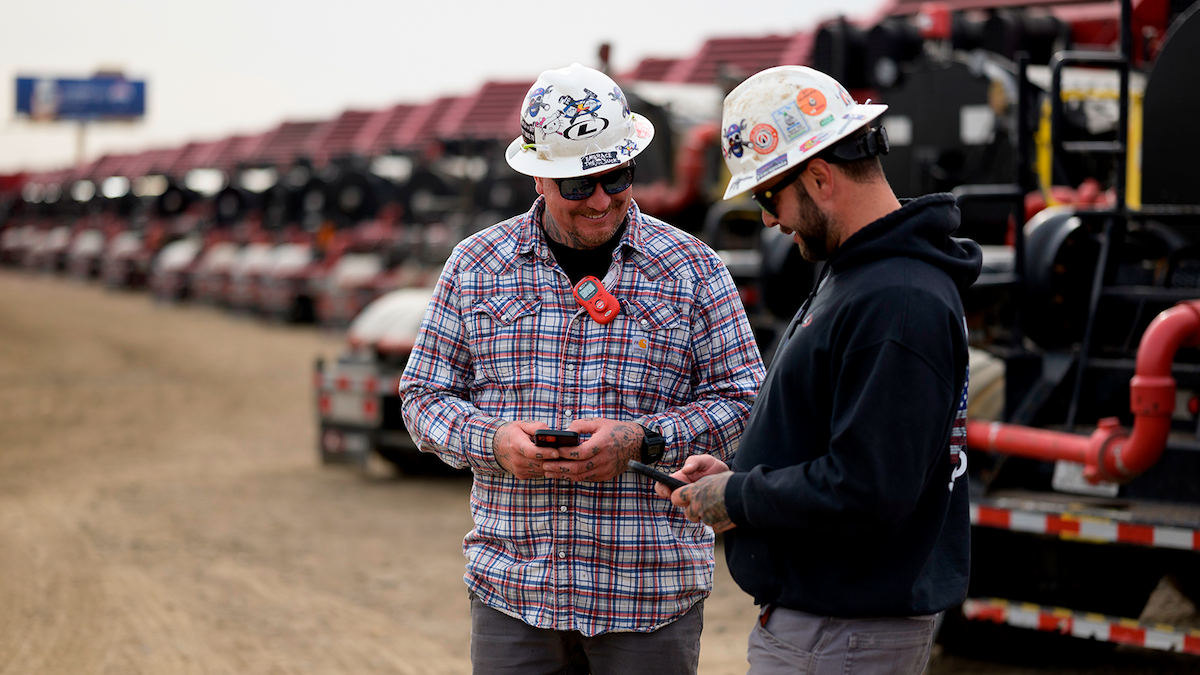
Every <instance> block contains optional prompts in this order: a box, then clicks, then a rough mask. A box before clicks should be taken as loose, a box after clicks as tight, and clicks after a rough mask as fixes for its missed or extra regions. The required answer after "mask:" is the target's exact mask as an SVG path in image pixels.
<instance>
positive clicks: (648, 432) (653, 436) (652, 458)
mask: <svg viewBox="0 0 1200 675" xmlns="http://www.w3.org/2000/svg"><path fill="white" fill-rule="evenodd" d="M638 426H639V427H642V431H644V432H645V436H644V437H643V438H642V464H653V463H655V462H657V461H658V460H660V459H662V456H663V452H664V451H665V450H666V449H667V439H665V438H663V436H662V434H660V433H659V432H658V430H657V429H652V428H650V427H647V426H644V425H641V424H639V425H638Z"/></svg>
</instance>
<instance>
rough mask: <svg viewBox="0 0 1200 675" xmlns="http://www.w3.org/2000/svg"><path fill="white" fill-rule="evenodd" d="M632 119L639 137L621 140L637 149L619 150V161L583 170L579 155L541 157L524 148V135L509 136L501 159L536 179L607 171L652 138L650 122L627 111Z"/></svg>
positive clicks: (570, 176) (629, 158)
mask: <svg viewBox="0 0 1200 675" xmlns="http://www.w3.org/2000/svg"><path fill="white" fill-rule="evenodd" d="M630 115H631V116H632V117H633V118H634V121H635V124H634V125H633V126H634V127H635V128H636V129H638V130H640V133H641V134H643V135H641V136H639V135H637V133H635V134H634V135H633V136H630V137H628V138H625V139H623V140H625V141H631V142H632V143H634V144H635V145H636V146H637V148H636V149H634V150H632V151H630V152H629V153H628V154H625V153H619V154H618V155H617V159H619V160H620V161H619V162H616V163H609V164H600V165H598V166H594V167H591V168H588V169H584V168H583V165H582V161H581V160H582V158H581V157H560V158H557V159H542V158H539V157H538V152H537V150H536V149H533V148H526V147H525V146H526V145H527V143H528V142H527V141H526V140H525V137H524V136H518V137H517V138H515V139H513V142H512V143H509V144H508V148H507V149H505V151H504V159H505V160H506V161H507V162H508V165H509V166H511V167H512V168H513V170H515V171H517V172H518V173H523V174H525V175H526V176H535V177H538V178H577V177H579V176H590V175H592V174H594V173H601V172H604V171H609V170H611V169H613V168H615V167H618V166H620V165H621V164H624V163H625V162H628V161H629V160H631V159H633V158H634V157H637V156H638V155H640V154H642V151H643V150H645V149H646V147H647V146H649V145H650V141H653V140H654V124H653V123H651V122H650V120H648V119H646V118H645V117H643V116H642V115H638V114H637V113H630ZM603 152H617V151H616V150H611V149H609V150H603Z"/></svg>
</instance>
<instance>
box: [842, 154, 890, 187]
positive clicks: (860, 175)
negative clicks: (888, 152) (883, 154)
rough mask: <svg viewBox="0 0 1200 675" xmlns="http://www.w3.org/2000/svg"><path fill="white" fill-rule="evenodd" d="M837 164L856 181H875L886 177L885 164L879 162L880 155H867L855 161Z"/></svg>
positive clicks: (847, 175)
mask: <svg viewBox="0 0 1200 675" xmlns="http://www.w3.org/2000/svg"><path fill="white" fill-rule="evenodd" d="M835 166H837V168H839V169H841V170H842V173H844V174H846V177H847V178H849V179H850V180H852V181H854V182H855V183H874V182H876V181H879V180H883V179H884V178H885V176H884V175H883V164H881V163H880V162H879V158H878V157H866V158H864V159H856V160H854V161H853V162H838V163H836V164H835Z"/></svg>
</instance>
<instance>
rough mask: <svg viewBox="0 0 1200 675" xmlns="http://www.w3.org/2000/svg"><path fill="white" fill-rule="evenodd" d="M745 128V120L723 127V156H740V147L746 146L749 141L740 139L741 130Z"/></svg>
mask: <svg viewBox="0 0 1200 675" xmlns="http://www.w3.org/2000/svg"><path fill="white" fill-rule="evenodd" d="M745 130H746V120H742V121H741V122H740V123H735V124H730V125H729V126H728V127H726V129H725V144H726V145H725V157H727V158H728V157H729V156H730V155H732V156H734V157H741V156H742V148H745V147H748V146H749V145H750V143H749V142H747V141H744V140H742V132H743V131H745Z"/></svg>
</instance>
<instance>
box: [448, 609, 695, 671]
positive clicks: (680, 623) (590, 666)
mask: <svg viewBox="0 0 1200 675" xmlns="http://www.w3.org/2000/svg"><path fill="white" fill-rule="evenodd" d="M703 627H704V601H703V600H701V601H700V602H698V603H696V604H695V606H693V607H692V608H691V609H690V610H688V612H687V613H686V614H684V615H683V616H681V617H679V618H678V619H676V620H675V621H673V622H671V623H669V624H667V625H666V626H663V627H662V628H659V629H658V630H656V631H654V632H653V633H601V634H600V635H595V636H593V637H584V636H583V635H582V634H581V633H579V631H557V630H547V629H545V628H536V627H534V626H530V625H529V624H527V623H525V622H524V621H521V620H520V619H514V618H513V617H511V616H508V615H507V614H504V613H501V612H498V611H496V610H494V609H492V608H491V607H488V606H487V605H485V604H483V602H481V601H480V600H479V598H477V597H474V596H473V594H472V598H471V668H472V670H473V672H474V673H476V675H485V674H486V675H491V674H492V673H511V675H586V673H588V672H591V673H592V675H627V674H629V673H637V674H639V675H641V674H643V673H645V674H649V675H695V673H696V668H697V666H698V665H699V664H700V630H701V629H702V628H703Z"/></svg>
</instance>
